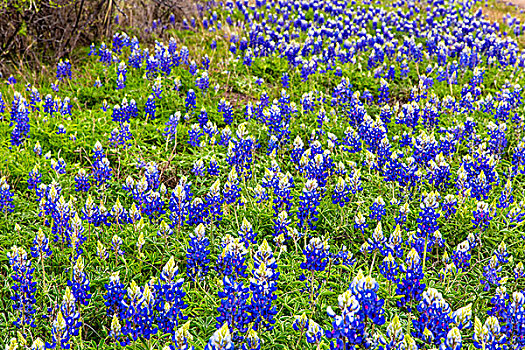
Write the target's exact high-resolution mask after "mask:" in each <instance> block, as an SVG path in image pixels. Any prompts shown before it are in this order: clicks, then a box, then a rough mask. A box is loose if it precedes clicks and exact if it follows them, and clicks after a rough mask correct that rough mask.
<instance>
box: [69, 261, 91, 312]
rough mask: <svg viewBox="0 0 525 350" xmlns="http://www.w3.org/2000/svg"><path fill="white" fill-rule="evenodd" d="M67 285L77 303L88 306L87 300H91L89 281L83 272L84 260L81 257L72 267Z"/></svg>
mask: <svg viewBox="0 0 525 350" xmlns="http://www.w3.org/2000/svg"><path fill="white" fill-rule="evenodd" d="M67 285H68V286H69V287H70V288H71V292H72V294H73V296H74V297H75V300H76V301H77V302H78V303H80V304H82V305H84V306H87V305H88V304H89V299H91V294H89V290H90V287H89V279H88V278H87V275H86V273H85V272H84V259H83V258H82V257H79V258H78V259H77V261H76V263H75V265H74V266H73V275H72V278H71V280H68V281H67Z"/></svg>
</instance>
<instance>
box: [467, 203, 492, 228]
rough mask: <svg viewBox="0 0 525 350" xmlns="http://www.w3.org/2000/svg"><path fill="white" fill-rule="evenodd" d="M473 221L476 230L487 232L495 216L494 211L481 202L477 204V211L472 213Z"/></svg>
mask: <svg viewBox="0 0 525 350" xmlns="http://www.w3.org/2000/svg"><path fill="white" fill-rule="evenodd" d="M472 215H473V217H474V218H473V219H472V220H471V221H472V223H473V224H474V228H475V229H476V228H479V229H480V230H481V231H485V230H486V229H487V227H488V226H489V224H490V221H491V220H492V218H493V215H494V209H493V208H492V207H491V206H490V205H489V204H488V203H485V202H483V201H479V202H478V203H477V204H476V210H474V211H473V212H472Z"/></svg>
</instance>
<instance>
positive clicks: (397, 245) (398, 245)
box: [382, 224, 403, 258]
mask: <svg viewBox="0 0 525 350" xmlns="http://www.w3.org/2000/svg"><path fill="white" fill-rule="evenodd" d="M402 244H403V236H402V235H401V226H400V225H399V224H398V225H396V228H395V229H394V232H392V234H391V235H390V237H389V238H388V240H387V241H386V242H385V243H384V246H383V251H382V254H383V255H385V256H386V255H388V254H392V255H393V256H394V257H397V258H402V257H403V248H402Z"/></svg>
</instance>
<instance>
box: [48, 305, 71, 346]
mask: <svg viewBox="0 0 525 350" xmlns="http://www.w3.org/2000/svg"><path fill="white" fill-rule="evenodd" d="M51 337H52V343H48V342H46V348H48V349H54V348H56V347H57V345H58V346H59V347H60V348H61V349H69V347H70V344H69V340H70V338H71V335H70V333H69V332H68V329H67V325H66V320H65V319H64V316H63V315H62V311H61V310H59V311H58V314H57V316H56V318H55V320H54V321H53V324H52V328H51Z"/></svg>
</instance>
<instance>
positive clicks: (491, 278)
mask: <svg viewBox="0 0 525 350" xmlns="http://www.w3.org/2000/svg"><path fill="white" fill-rule="evenodd" d="M499 272H501V266H500V261H499V259H498V257H497V256H496V255H493V256H492V258H490V260H489V263H488V265H486V266H484V267H483V277H482V278H481V280H480V282H481V284H482V285H483V286H484V287H483V290H485V291H488V290H490V287H491V286H495V287H499V285H500V281H501V279H502V277H500V276H498V273H499Z"/></svg>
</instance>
